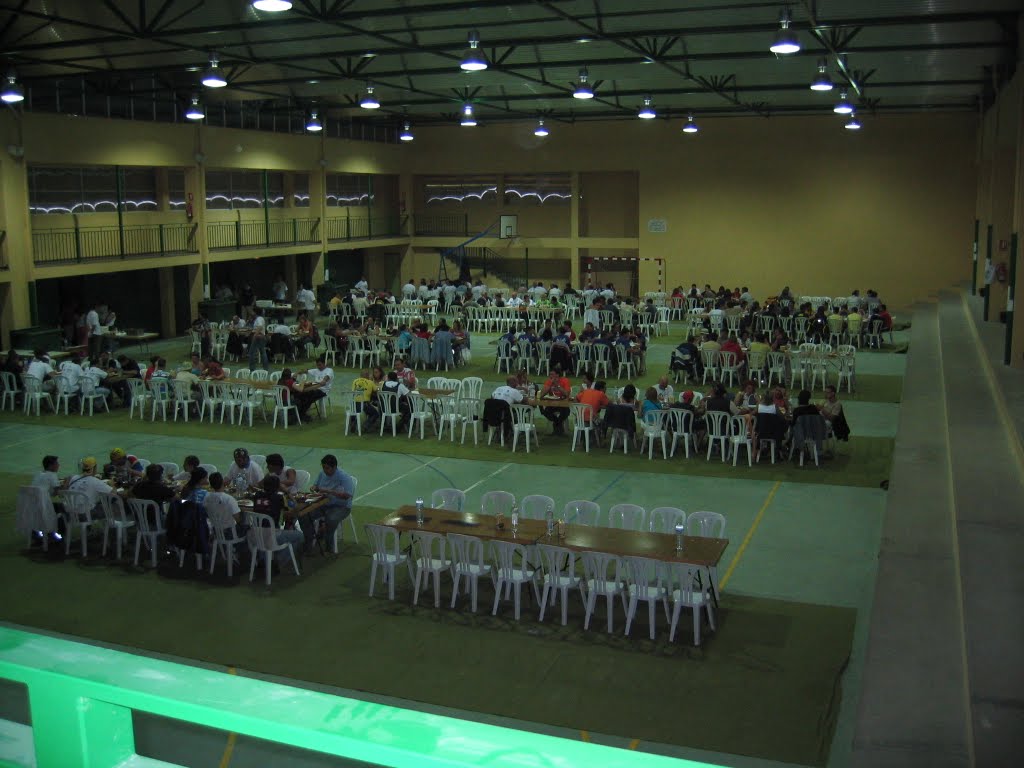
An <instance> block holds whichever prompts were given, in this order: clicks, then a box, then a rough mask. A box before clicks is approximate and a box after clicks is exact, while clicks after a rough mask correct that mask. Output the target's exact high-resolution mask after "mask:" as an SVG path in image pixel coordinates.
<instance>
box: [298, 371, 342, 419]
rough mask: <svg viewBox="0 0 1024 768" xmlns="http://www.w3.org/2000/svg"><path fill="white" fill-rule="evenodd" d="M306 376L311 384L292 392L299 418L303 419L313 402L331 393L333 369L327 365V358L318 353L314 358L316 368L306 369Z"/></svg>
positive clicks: (306, 416)
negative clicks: (318, 355)
mask: <svg viewBox="0 0 1024 768" xmlns="http://www.w3.org/2000/svg"><path fill="white" fill-rule="evenodd" d="M306 376H307V377H308V378H309V380H310V381H311V382H312V384H307V385H306V387H305V388H303V389H302V390H301V391H295V392H294V393H293V396H294V398H295V405H296V406H298V409H299V418H300V419H303V420H305V419H306V418H308V413H309V408H310V406H312V405H313V403H315V402H317V401H318V400H323V399H324V398H325V397H327V396H328V395H329V394H330V393H331V384H332V383H333V381H334V371H333V370H332V369H330V368H328V367H327V358H326V357H324V356H323V355H320V357H318V358H317V359H316V368H311V369H310V370H308V371H307V372H306ZM325 413H326V411H325Z"/></svg>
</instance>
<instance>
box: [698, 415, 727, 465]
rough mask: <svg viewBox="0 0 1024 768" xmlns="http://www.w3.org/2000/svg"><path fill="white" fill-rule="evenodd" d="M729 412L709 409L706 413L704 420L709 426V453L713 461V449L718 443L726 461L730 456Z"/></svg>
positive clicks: (709, 459)
mask: <svg viewBox="0 0 1024 768" xmlns="http://www.w3.org/2000/svg"><path fill="white" fill-rule="evenodd" d="M729 418H730V416H729V413H728V412H726V411H708V412H707V413H705V414H704V422H705V424H707V428H708V455H707V460H708V461H711V449H712V448H714V447H715V445H716V444H717V445H718V447H719V450H720V451H721V454H722V461H723V462H724V461H725V460H726V458H727V457H728V456H729V437H730V435H729Z"/></svg>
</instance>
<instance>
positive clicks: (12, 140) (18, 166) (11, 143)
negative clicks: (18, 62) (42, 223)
mask: <svg viewBox="0 0 1024 768" xmlns="http://www.w3.org/2000/svg"><path fill="white" fill-rule="evenodd" d="M0 146H2V147H5V148H6V147H14V148H16V149H15V153H14V154H12V153H11V152H10V151H9V150H8V149H3V150H0V230H3V231H4V232H6V235H5V236H4V242H3V243H2V244H0V250H2V253H3V255H4V256H6V258H7V265H8V268H7V270H6V275H5V276H6V277H8V278H9V287H8V288H7V290H6V291H3V292H0V301H2V310H0V316H2V322H0V328H2V331H3V338H2V339H0V344H2V346H3V347H4V348H5V349H6V348H8V347H9V346H10V341H11V337H10V332H11V330H12V329H15V328H27V327H28V326H30V325H31V324H32V311H31V301H30V298H29V289H30V282H31V281H32V280H34V279H35V267H34V265H33V261H32V224H31V219H30V217H29V212H28V202H29V201H28V172H27V163H28V158H26V157H24V156H23V155H22V156H21V157H16V156H14V155H15V154H17V151H18V149H20V148H21V147H23V146H24V145H23V142H22V135H21V123H20V117H19V116H18V115H17V114H16V113H13V112H12V111H11V110H4V111H3V113H0Z"/></svg>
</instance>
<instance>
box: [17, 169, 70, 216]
mask: <svg viewBox="0 0 1024 768" xmlns="http://www.w3.org/2000/svg"><path fill="white" fill-rule="evenodd" d="M28 210H29V213H32V214H40V213H82V212H83V207H82V169H81V168H49V167H46V166H38V165H36V166H29V169H28Z"/></svg>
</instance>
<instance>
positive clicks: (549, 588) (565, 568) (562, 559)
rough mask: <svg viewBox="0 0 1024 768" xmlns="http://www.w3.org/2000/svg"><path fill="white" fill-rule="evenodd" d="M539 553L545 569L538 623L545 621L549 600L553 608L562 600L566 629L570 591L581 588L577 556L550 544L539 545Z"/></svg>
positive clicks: (563, 624)
mask: <svg viewBox="0 0 1024 768" xmlns="http://www.w3.org/2000/svg"><path fill="white" fill-rule="evenodd" d="M537 551H538V553H539V554H540V559H541V563H542V564H543V569H544V570H543V573H542V574H541V586H542V587H543V590H542V591H541V596H540V616H539V617H538V621H544V611H545V610H546V609H547V606H548V600H549V599H550V601H551V605H552V606H553V605H554V604H555V602H557V601H559V600H561V605H562V626H563V627H564V626H565V623H566V620H567V619H568V612H569V590H570V589H576V588H579V586H580V577H579V576H577V575H576V555H575V554H574V553H573V551H572V550H570V549H565V548H564V547H555V546H551V545H550V544H537ZM585 602H586V599H585V598H584V603H585Z"/></svg>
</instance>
